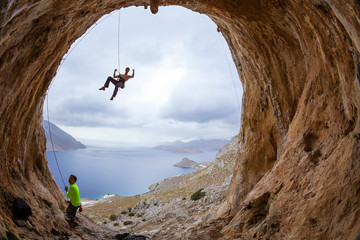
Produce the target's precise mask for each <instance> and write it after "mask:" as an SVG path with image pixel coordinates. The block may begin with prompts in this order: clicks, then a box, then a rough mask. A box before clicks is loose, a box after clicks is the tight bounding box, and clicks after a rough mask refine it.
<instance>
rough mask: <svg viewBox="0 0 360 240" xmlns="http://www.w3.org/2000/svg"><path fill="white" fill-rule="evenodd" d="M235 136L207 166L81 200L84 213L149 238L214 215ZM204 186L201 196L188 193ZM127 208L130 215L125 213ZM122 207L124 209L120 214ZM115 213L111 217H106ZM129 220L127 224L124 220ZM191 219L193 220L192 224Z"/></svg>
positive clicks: (233, 158) (230, 163) (232, 156)
mask: <svg viewBox="0 0 360 240" xmlns="http://www.w3.org/2000/svg"><path fill="white" fill-rule="evenodd" d="M237 145H238V137H237V136H235V137H233V138H232V139H231V141H230V142H229V143H228V144H226V145H225V146H224V147H223V148H222V149H221V150H220V151H219V152H218V154H217V155H216V159H215V160H214V161H211V162H209V163H208V167H206V168H204V169H202V170H199V171H196V172H193V173H190V174H185V175H179V176H175V177H171V178H168V179H164V180H162V181H160V182H158V183H155V184H153V185H151V187H150V189H151V191H150V192H147V193H145V194H141V195H137V196H132V197H122V196H117V195H109V196H104V198H102V199H100V200H98V201H86V202H85V201H83V203H85V204H86V206H85V207H84V209H85V211H84V214H86V215H87V216H88V217H89V218H91V219H93V220H94V221H95V222H97V223H99V224H102V225H105V226H106V227H109V228H112V229H114V230H121V231H125V232H126V231H130V230H131V231H134V232H135V233H136V234H143V235H146V236H151V237H152V238H153V239H164V240H165V239H168V236H173V237H174V239H178V238H177V237H179V238H180V237H181V236H183V234H185V232H187V231H188V229H190V228H193V227H194V226H196V223H197V222H200V221H202V220H204V219H207V221H210V220H211V219H212V216H215V215H216V211H217V208H216V207H215V206H218V205H219V204H221V203H223V201H224V200H225V197H226V194H227V189H228V186H229V184H230V180H231V177H232V169H233V168H234V165H235V161H236V158H237ZM199 189H204V190H203V192H205V196H204V197H203V198H202V199H200V200H197V201H193V200H191V199H190V198H191V195H192V194H193V193H195V192H196V191H198V190H199ZM129 208H131V211H132V213H134V216H129ZM124 211H126V212H127V213H126V214H124ZM111 215H115V216H116V219H115V220H114V221H112V220H110V219H109V217H110V216H111ZM126 221H132V223H131V224H129V225H124V222H126ZM194 223H195V224H194Z"/></svg>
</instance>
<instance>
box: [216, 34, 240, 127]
mask: <svg viewBox="0 0 360 240" xmlns="http://www.w3.org/2000/svg"><path fill="white" fill-rule="evenodd" d="M218 39H219V42H220V44H221V46H222V49H223V51H224V55H225V58H226V62H227V65H228V68H229V72H230V76H231V79H232V83H233V87H234V91H235V96H236V101H237V106H238V111H239V116H240V121H241V108H240V101H239V96H238V93H237V90H236V85H235V80H234V76H233V74H232V71H231V67H230V62H229V59H228V56H227V54H226V50H225V46H224V44H223V42H222V41H221V38H220V35H219V34H218Z"/></svg>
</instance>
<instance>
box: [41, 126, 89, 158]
mask: <svg viewBox="0 0 360 240" xmlns="http://www.w3.org/2000/svg"><path fill="white" fill-rule="evenodd" d="M49 124H50V130H51V137H52V142H53V144H54V147H53V146H52V143H51V138H50V131H49ZM43 127H44V130H45V135H46V151H53V150H55V151H67V150H72V149H77V148H86V146H85V145H83V144H82V143H81V142H79V141H77V140H76V139H75V138H74V137H72V136H71V135H70V134H68V133H66V132H65V131H63V130H61V129H60V128H59V127H58V126H56V125H55V124H53V123H51V122H48V121H46V120H44V121H43Z"/></svg>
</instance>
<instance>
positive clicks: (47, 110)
mask: <svg viewBox="0 0 360 240" xmlns="http://www.w3.org/2000/svg"><path fill="white" fill-rule="evenodd" d="M114 13H115V11H114V12H112V13H111V14H109V15H108V16H106V17H104V18H103V19H101V20H100V21H99V22H96V23H95V24H94V25H93V26H92V27H91V28H90V29H89V30H88V31H87V32H86V33H85V34H84V35H83V36H82V37H81V38H80V40H79V41H78V42H77V43H76V44H75V45H74V47H73V48H71V50H70V51H69V53H67V54H66V55H65V56H64V57H63V58H62V60H61V63H60V66H59V68H58V70H57V72H59V71H60V69H61V68H62V66H63V64H64V62H65V61H66V59H67V58H68V57H69V55H70V54H71V53H72V52H73V51H74V50H75V48H76V47H77V46H78V45H79V43H80V42H81V41H82V40H83V39H84V38H85V37H86V36H87V35H88V34H89V33H90V32H91V31H92V30H94V28H95V27H97V26H98V25H99V24H100V23H102V22H103V21H105V20H106V19H107V18H109V17H110V16H111V15H113V14H114ZM119 39H120V10H119V32H118V64H119V66H120V50H119V48H120V43H119V42H120V40H119ZM119 68H120V67H119ZM55 78H56V75H55V76H54V78H53V80H52V81H51V83H50V86H49V88H48V90H47V93H46V112H47V121H48V128H49V135H50V142H51V146H52V150H53V154H54V158H55V162H56V166H57V169H58V170H59V173H60V177H61V180H62V183H63V184H64V187H65V186H66V184H65V181H64V178H63V175H62V172H61V169H60V166H59V162H58V159H57V156H56V152H55V148H54V142H53V138H52V133H51V126H50V116H49V97H48V95H49V91H50V88H51V86H52V83H53V82H54V80H55Z"/></svg>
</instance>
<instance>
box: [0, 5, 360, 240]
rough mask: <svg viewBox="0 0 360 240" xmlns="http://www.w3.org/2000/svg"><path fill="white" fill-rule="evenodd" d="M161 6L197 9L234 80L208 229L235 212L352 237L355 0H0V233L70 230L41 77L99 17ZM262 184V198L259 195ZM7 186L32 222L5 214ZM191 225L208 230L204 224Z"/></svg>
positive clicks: (270, 223) (359, 99) (256, 225)
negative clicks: (216, 207) (233, 129)
mask: <svg viewBox="0 0 360 240" xmlns="http://www.w3.org/2000/svg"><path fill="white" fill-rule="evenodd" d="M165 5H180V6H183V7H186V8H188V9H191V10H193V11H196V12H199V13H203V14H206V15H207V16H209V18H210V19H211V20H212V21H214V22H215V23H216V24H217V26H218V30H219V31H220V32H221V33H222V34H223V36H224V37H225V39H226V40H227V42H228V45H229V47H230V50H231V53H232V57H233V60H234V62H235V65H236V67H237V70H238V73H239V76H240V78H241V81H242V84H243V88H244V94H243V102H242V119H241V130H240V143H239V156H238V159H237V162H236V165H235V168H234V174H233V178H232V182H231V185H230V187H229V191H228V195H227V201H226V203H225V204H224V205H223V206H222V207H221V211H219V213H218V216H217V217H219V219H220V217H222V218H223V219H232V221H231V222H230V223H229V227H225V225H226V224H228V223H227V221H219V222H217V221H216V219H215V220H214V226H213V228H214V229H217V230H218V229H219V228H221V229H223V231H222V232H221V235H222V236H221V237H220V236H218V237H216V236H215V235H214V238H221V239H226V238H229V239H233V237H234V236H239V232H240V231H239V229H238V228H233V227H232V226H240V225H241V224H240V222H236V221H237V220H239V219H241V218H242V217H241V215H242V214H245V215H246V216H247V217H250V218H249V219H253V220H254V221H253V224H249V225H246V228H242V229H243V230H242V231H243V232H241V236H242V237H243V238H248V239H252V238H262V237H263V238H264V239H266V238H271V236H276V238H286V236H292V237H293V238H296V239H303V238H305V237H306V238H311V239H332V238H335V239H351V237H352V236H354V237H356V236H357V235H356V234H357V232H358V229H359V226H360V222H359V220H357V219H358V217H357V215H356V214H357V213H358V212H359V207H358V206H359V205H357V200H356V199H355V198H354V197H353V195H354V193H356V191H357V190H358V186H355V185H354V184H353V183H354V182H359V181H360V175H359V174H358V172H359V161H358V154H357V152H358V144H359V143H358V140H357V139H355V138H353V137H352V135H353V134H354V133H359V132H360V126H359V122H358V115H359V109H360V91H359V89H360V87H359V81H360V77H359V72H360V70H359V68H360V66H359V57H358V56H360V54H359V51H360V30H359V29H360V26H359V25H360V24H359V22H360V18H359V15H360V13H359V11H360V10H359V9H360V7H359V1H357V0H356V1H341V0H332V1H325V0H324V1H318V0H303V1H297V0H290V1H279V0H270V1H260V0H256V1H254V0H251V1H250V0H239V1H232V0H222V1H214V0H210V1H205V0H204V1H203V0H197V1H180V0H169V1H164V0H154V1H153V0H151V1H150V0H133V1H132V0H130V1H115V0H109V1H105V2H104V1H93V0H89V1H68V2H66V1H60V0H41V1H31V0H24V1H10V0H7V1H6V0H5V1H1V2H0V11H1V14H0V26H1V27H0V46H1V48H0V102H1V105H0V116H1V118H0V119H1V120H0V132H1V135H0V142H1V145H0V161H1V164H0V175H1V183H0V189H1V190H2V195H1V196H0V202H1V208H0V223H1V224H0V235H3V236H4V234H5V231H6V230H10V231H13V232H14V233H16V234H17V235H19V236H24V237H25V238H28V239H37V238H39V236H44V237H48V236H50V235H51V230H52V228H54V229H56V230H57V231H60V232H62V231H71V230H69V229H68V226H67V225H66V223H65V222H64V220H63V216H62V212H61V211H62V210H64V207H65V203H64V200H65V199H64V196H63V194H62V193H61V191H60V189H58V187H57V185H56V183H55V181H54V179H53V177H52V175H51V173H50V171H49V169H48V166H47V163H46V159H45V143H46V141H45V135H44V132H43V130H42V108H43V101H44V97H45V94H46V91H47V88H48V87H49V85H50V82H51V81H52V78H53V77H54V75H55V72H56V69H57V68H58V66H59V65H60V62H61V59H62V57H63V56H64V55H65V53H66V52H67V51H68V49H69V48H70V46H71V44H72V43H74V41H75V40H76V39H77V38H79V37H80V36H81V35H83V34H84V33H85V32H86V30H87V29H89V27H91V26H92V25H93V24H94V23H95V22H96V21H97V20H98V19H99V18H100V17H102V16H104V15H105V14H108V13H110V12H111V11H113V10H116V9H118V8H120V7H128V6H150V9H151V11H152V12H153V13H155V12H157V11H161V8H160V7H161V6H165ZM147 11H150V10H149V9H148V10H147ZM279 186H282V187H281V188H279ZM274 189H277V190H276V191H275V190H274ZM310 192H311V193H312V194H310V195H309V193H310ZM267 193H268V194H270V196H271V197H270V198H268V200H267V201H265V199H266V197H265V196H267ZM340 193H341V194H340ZM304 196H307V197H306V198H304ZM16 197H20V198H23V199H26V201H27V202H28V204H29V205H30V206H31V208H32V209H33V215H32V216H31V217H30V218H29V219H30V221H31V224H32V225H33V226H34V229H32V230H29V229H27V228H22V227H18V226H16V224H14V222H13V221H12V216H11V214H9V211H8V210H7V208H8V206H9V205H8V201H9V200H11V199H14V198H16ZM330 197H331V198H333V197H334V198H335V199H341V200H342V201H341V203H340V204H339V206H342V204H343V203H347V207H348V211H347V212H346V214H344V209H342V208H333V205H332V203H333V200H332V199H330ZM258 199H262V201H260V202H261V203H262V204H260V205H259V207H257V208H256V207H255V208H254V209H258V210H259V214H255V212H253V214H252V215H251V214H249V215H248V214H247V213H246V211H244V210H242V206H243V204H244V202H247V203H255V202H256V200H258ZM336 202H338V201H336ZM41 207H43V209H41ZM40 209H41V210H40ZM261 209H265V210H266V211H265V212H262V210H261ZM247 212H249V213H250V212H251V211H250V210H249V211H247ZM329 213H331V214H330V215H329ZM48 216H51V219H50V220H49V218H48ZM251 216H252V217H251ZM339 216H341V217H339ZM243 218H245V216H244V217H243ZM83 221H84V225H86V227H84V228H83V229H82V230H83V231H82V232H81V230H79V231H73V234H74V235H76V236H81V237H82V238H85V239H86V238H91V237H93V235H94V232H97V234H98V235H99V236H100V235H101V234H103V235H102V237H103V238H104V239H105V238H106V237H105V235H106V234H108V232H106V231H105V230H103V229H101V228H99V227H98V226H96V225H91V223H90V222H89V223H88V222H87V220H85V219H84V220H83ZM250 222H251V221H250ZM85 223H86V224H85ZM237 224H240V225H237ZM55 225H56V226H57V227H55ZM90 226H91V227H90ZM89 229H91V230H89ZM207 229H210V228H207ZM203 230H204V231H203V232H202V233H203V235H206V234H207V233H208V234H209V236H211V232H212V231H211V230H209V231H208V232H206V229H203ZM91 231H92V232H91ZM213 232H214V231H213ZM320 232H321V234H320ZM270 233H271V234H270Z"/></svg>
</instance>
